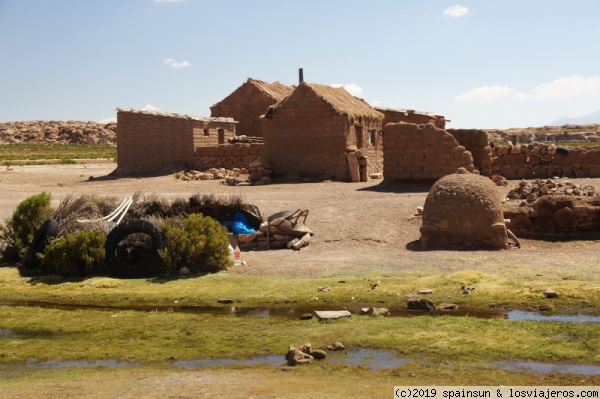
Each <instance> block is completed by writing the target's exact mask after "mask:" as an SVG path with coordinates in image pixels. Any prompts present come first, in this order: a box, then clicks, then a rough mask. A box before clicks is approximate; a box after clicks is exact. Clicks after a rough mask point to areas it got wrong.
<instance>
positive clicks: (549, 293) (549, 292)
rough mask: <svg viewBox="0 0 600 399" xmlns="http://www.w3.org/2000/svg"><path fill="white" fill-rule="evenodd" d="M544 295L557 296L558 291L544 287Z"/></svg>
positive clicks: (548, 296)
mask: <svg viewBox="0 0 600 399" xmlns="http://www.w3.org/2000/svg"><path fill="white" fill-rule="evenodd" d="M544 296H545V297H546V298H558V292H556V291H554V290H551V289H546V290H544Z"/></svg>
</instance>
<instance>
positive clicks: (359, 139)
mask: <svg viewBox="0 0 600 399" xmlns="http://www.w3.org/2000/svg"><path fill="white" fill-rule="evenodd" d="M354 132H355V133H356V146H357V147H358V148H359V149H360V148H362V147H363V127H362V126H360V125H355V126H354Z"/></svg>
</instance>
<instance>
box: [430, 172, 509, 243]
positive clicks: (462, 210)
mask: <svg viewBox="0 0 600 399" xmlns="http://www.w3.org/2000/svg"><path fill="white" fill-rule="evenodd" d="M459 171H461V173H455V174H451V175H447V176H444V177H442V178H441V179H439V180H438V181H437V182H436V183H435V184H434V185H433V187H432V188H431V190H430V191H429V194H428V195H427V198H426V200H425V205H424V207H423V224H422V226H421V247H422V248H425V249H432V248H439V249H475V248H490V249H507V248H508V246H509V245H508V233H507V229H506V224H505V222H504V216H503V211H502V201H501V199H500V196H499V195H498V193H497V191H496V186H495V185H494V183H493V182H492V181H491V180H490V179H489V178H487V177H484V176H481V175H477V174H471V173H468V172H467V171H466V170H465V169H462V170H461V169H459Z"/></svg>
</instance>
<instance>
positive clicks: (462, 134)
mask: <svg viewBox="0 0 600 399" xmlns="http://www.w3.org/2000/svg"><path fill="white" fill-rule="evenodd" d="M446 131H447V132H448V133H450V134H451V135H452V136H454V138H455V139H456V141H458V143H459V144H460V145H462V146H463V147H465V148H466V149H467V151H469V152H470V153H471V155H472V156H473V165H474V166H475V169H477V170H479V173H480V174H481V175H483V176H490V175H491V174H492V148H491V147H490V146H489V141H488V135H487V133H486V132H485V131H484V130H478V129H446Z"/></svg>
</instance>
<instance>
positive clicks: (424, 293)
mask: <svg viewBox="0 0 600 399" xmlns="http://www.w3.org/2000/svg"><path fill="white" fill-rule="evenodd" d="M417 294H419V295H427V294H433V290H430V289H425V290H419V291H417Z"/></svg>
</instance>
